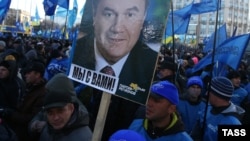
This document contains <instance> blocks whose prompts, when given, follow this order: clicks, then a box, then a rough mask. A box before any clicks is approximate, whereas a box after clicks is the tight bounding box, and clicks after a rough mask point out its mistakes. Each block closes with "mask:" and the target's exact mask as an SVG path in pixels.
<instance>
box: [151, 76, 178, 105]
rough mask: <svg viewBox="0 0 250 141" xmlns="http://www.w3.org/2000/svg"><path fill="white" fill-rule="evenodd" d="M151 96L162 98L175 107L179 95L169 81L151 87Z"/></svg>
mask: <svg viewBox="0 0 250 141" xmlns="http://www.w3.org/2000/svg"><path fill="white" fill-rule="evenodd" d="M150 90H151V96H153V97H156V96H157V95H159V96H162V97H164V98H166V99H167V100H169V101H170V102H171V103H172V104H174V105H177V104H178V102H179V94H178V90H177V88H176V86H175V85H174V84H173V83H170V82H169V81H166V80H165V81H160V82H158V83H155V84H153V85H152V87H151V89H150Z"/></svg>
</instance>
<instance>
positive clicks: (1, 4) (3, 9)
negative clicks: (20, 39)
mask: <svg viewBox="0 0 250 141" xmlns="http://www.w3.org/2000/svg"><path fill="white" fill-rule="evenodd" d="M10 3H11V0H1V1H0V24H1V23H2V22H3V20H4V18H5V16H6V14H7V12H8V10H9V8H10Z"/></svg>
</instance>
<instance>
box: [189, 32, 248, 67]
mask: <svg viewBox="0 0 250 141" xmlns="http://www.w3.org/2000/svg"><path fill="white" fill-rule="evenodd" d="M249 37H250V34H243V35H239V36H235V37H232V38H229V39H227V40H225V41H224V42H223V43H222V44H221V45H220V46H218V47H217V48H216V49H215V51H214V53H215V54H214V62H216V61H218V62H221V63H224V64H226V65H228V66H230V67H231V68H232V69H235V70H236V69H237V68H238V66H239V63H240V60H241V58H242V55H243V53H244V52H245V49H246V47H247V46H248V42H249V39H250V38H249ZM212 55H213V53H210V54H208V55H207V56H205V57H204V58H202V59H201V60H200V61H199V63H198V64H196V65H195V66H194V67H193V69H192V72H197V71H199V70H201V69H203V68H204V67H206V66H207V65H210V64H212V57H213V56H212ZM214 62H213V63H214Z"/></svg>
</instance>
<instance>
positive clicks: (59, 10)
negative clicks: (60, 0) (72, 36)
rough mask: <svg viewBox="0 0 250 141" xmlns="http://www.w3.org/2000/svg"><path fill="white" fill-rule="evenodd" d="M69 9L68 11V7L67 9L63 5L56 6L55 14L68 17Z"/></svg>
mask: <svg viewBox="0 0 250 141" xmlns="http://www.w3.org/2000/svg"><path fill="white" fill-rule="evenodd" d="M67 11H68V9H65V8H63V7H60V6H58V7H57V8H56V13H55V16H56V17H66V16H67Z"/></svg>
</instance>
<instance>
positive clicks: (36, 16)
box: [35, 6, 40, 21]
mask: <svg viewBox="0 0 250 141" xmlns="http://www.w3.org/2000/svg"><path fill="white" fill-rule="evenodd" d="M35 18H36V21H39V20H40V16H39V13H38V9H37V6H36V13H35Z"/></svg>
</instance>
